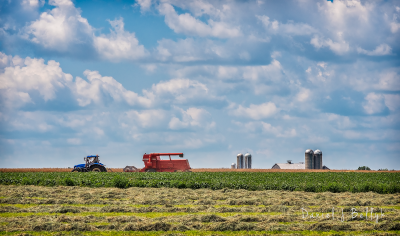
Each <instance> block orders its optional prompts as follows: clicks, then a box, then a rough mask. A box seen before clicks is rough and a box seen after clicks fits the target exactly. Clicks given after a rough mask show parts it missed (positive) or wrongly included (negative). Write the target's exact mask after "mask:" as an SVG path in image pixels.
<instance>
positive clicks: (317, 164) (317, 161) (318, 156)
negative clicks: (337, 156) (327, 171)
mask: <svg viewBox="0 0 400 236" xmlns="http://www.w3.org/2000/svg"><path fill="white" fill-rule="evenodd" d="M314 169H322V152H321V150H319V149H317V150H315V151H314Z"/></svg>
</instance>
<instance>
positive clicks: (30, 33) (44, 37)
mask: <svg viewBox="0 0 400 236" xmlns="http://www.w3.org/2000/svg"><path fill="white" fill-rule="evenodd" d="M49 4H50V5H53V6H55V8H54V9H52V10H51V11H49V12H43V13H42V14H41V15H40V18H39V19H38V20H36V21H34V22H32V23H30V24H29V25H28V26H26V27H25V29H24V34H25V37H27V38H29V39H30V40H32V41H33V42H35V43H37V44H40V45H42V46H43V47H45V48H50V49H52V50H56V51H67V50H68V48H69V47H70V46H71V45H74V44H87V43H88V41H91V37H92V34H93V32H92V31H93V29H92V27H91V26H90V25H89V23H88V21H87V20H86V19H85V18H83V17H82V16H81V15H80V11H79V10H78V9H76V8H75V7H74V4H73V3H72V2H71V1H69V0H53V1H50V2H49Z"/></svg>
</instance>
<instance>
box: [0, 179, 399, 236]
mask: <svg viewBox="0 0 400 236" xmlns="http://www.w3.org/2000/svg"><path fill="white" fill-rule="evenodd" d="M86 174H87V173H86ZM153 174H154V173H153ZM82 177H83V176H82ZM98 177H100V176H98ZM366 213H367V214H366ZM0 231H1V232H0V234H1V235H267V234H280V235H304V234H305V235H319V234H325V235H348V234H352V235H398V234H400V194H399V193H395V194H378V193H373V192H367V193H350V192H345V193H331V192H323V193H307V192H303V191H277V190H263V191H248V190H243V189H239V190H234V189H227V188H224V189H221V190H211V189H188V188H186V189H178V188H138V187H132V188H126V189H121V188H89V187H78V186H55V187H46V186H33V185H28V186H21V185H1V188H0Z"/></svg>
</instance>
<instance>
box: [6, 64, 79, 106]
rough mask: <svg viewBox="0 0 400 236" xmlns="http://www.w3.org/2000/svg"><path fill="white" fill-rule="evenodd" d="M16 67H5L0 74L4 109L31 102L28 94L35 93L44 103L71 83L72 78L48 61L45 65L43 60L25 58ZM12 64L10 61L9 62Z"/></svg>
mask: <svg viewBox="0 0 400 236" xmlns="http://www.w3.org/2000/svg"><path fill="white" fill-rule="evenodd" d="M13 61H18V62H19V64H18V65H14V64H13V63H12V65H10V66H8V67H6V68H5V69H4V72H3V73H0V84H1V85H0V90H1V91H2V93H1V96H2V97H3V101H4V102H5V105H6V107H14V108H16V107H19V106H22V105H24V104H26V103H30V102H33V101H32V100H31V96H30V95H29V93H31V92H33V91H36V92H38V93H39V94H40V95H41V97H42V99H44V100H45V101H48V100H52V99H55V97H56V92H57V90H59V89H62V88H66V87H68V86H70V85H71V83H72V76H71V75H70V74H65V73H63V72H62V69H61V68H60V64H59V63H57V62H55V61H53V60H50V61H48V63H47V65H46V64H45V63H44V60H43V59H32V58H29V57H27V58H26V59H25V60H23V66H20V65H21V64H22V61H20V59H19V58H15V57H14V58H13ZM11 62H12V61H11Z"/></svg>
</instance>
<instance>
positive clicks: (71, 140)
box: [67, 138, 82, 145]
mask: <svg viewBox="0 0 400 236" xmlns="http://www.w3.org/2000/svg"><path fill="white" fill-rule="evenodd" d="M67 143H69V144H72V145H80V144H81V143H82V140H81V139H79V138H69V139H67Z"/></svg>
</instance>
